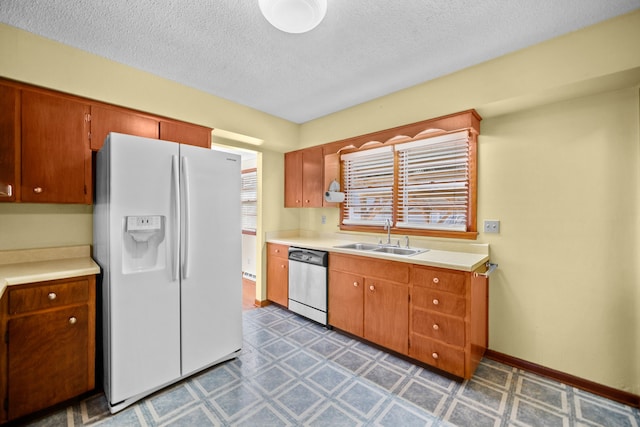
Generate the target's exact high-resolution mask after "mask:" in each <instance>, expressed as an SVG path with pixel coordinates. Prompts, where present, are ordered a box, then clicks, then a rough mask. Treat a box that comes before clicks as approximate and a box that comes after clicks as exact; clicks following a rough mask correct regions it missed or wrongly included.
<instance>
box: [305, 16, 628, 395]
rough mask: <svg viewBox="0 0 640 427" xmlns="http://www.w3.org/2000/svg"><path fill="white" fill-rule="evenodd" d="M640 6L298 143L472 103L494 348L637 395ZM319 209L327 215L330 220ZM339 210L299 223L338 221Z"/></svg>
mask: <svg viewBox="0 0 640 427" xmlns="http://www.w3.org/2000/svg"><path fill="white" fill-rule="evenodd" d="M637 40H640V11H639V12H635V13H632V14H629V15H626V16H623V17H620V18H617V19H613V20H611V21H608V22H604V23H602V24H599V25H596V26H594V27H590V28H587V29H585V30H582V31H578V32H576V33H572V34H569V35H566V36H564V37H560V38H558V39H554V40H551V41H549V42H546V43H542V44H539V45H536V46H533V47H531V48H529V49H525V50H522V51H519V52H516V53H514V54H511V55H506V56H504V57H501V58H498V59H496V60H493V61H489V62H487V63H484V64H480V65H479V66H476V67H471V68H468V69H465V70H462V71H460V72H458V73H454V74H452V75H449V76H445V77H443V78H441V79H437V80H434V81H431V82H427V83H424V84H422V85H418V86H416V87H413V88H411V89H408V90H405V91H401V92H398V93H394V94H391V95H388V96H385V97H382V98H379V99H376V100H373V101H370V102H367V103H365V104H362V105H360V106H357V107H354V108H351V109H348V110H345V111H341V112H338V113H335V114H332V115H329V116H326V117H323V118H321V119H318V120H315V121H313V122H310V123H305V124H303V125H302V126H301V132H300V135H301V146H312V145H316V144H320V143H325V142H329V141H333V140H338V139H343V138H346V137H349V136H354V135H358V134H363V133H368V132H373V131H376V130H380V129H385V128H389V127H393V126H398V125H402V124H406V123H412V122H415V121H419V120H423V119H427V118H430V117H436V116H439V115H444V114H448V113H452V112H455V111H461V110H465V109H469V108H475V109H476V110H477V111H478V112H479V113H480V114H481V115H482V116H483V118H484V120H483V121H482V124H481V136H480V139H479V205H478V219H479V221H482V220H485V219H499V220H500V221H501V232H500V234H498V235H487V234H484V233H481V234H480V235H479V237H478V241H479V242H486V243H489V244H490V246H491V258H492V261H494V262H497V263H498V264H499V265H500V267H499V269H498V270H497V273H496V274H495V275H494V276H492V279H491V290H490V298H491V302H490V348H491V349H493V350H495V351H499V352H502V353H505V354H508V355H511V356H514V357H518V358H521V359H524V360H527V361H531V362H534V363H537V364H540V365H542V366H546V367H549V368H552V369H556V370H559V371H562V372H566V373H569V374H572V375H576V376H578V377H581V378H586V379H589V380H591V381H595V382H597V383H600V384H604V385H607V386H610V387H614V388H616V389H620V390H625V391H628V392H631V393H634V394H640V267H639V264H640V263H638V261H637V260H638V259H640V253H639V252H640V251H639V243H640V219H639V218H640V188H639V185H640V184H639V182H640V136H639V135H638V133H639V128H640V112H639V104H640V96H639V91H638V88H639V85H640V49H638V48H637ZM322 216H325V217H326V224H325V225H322V224H321V222H322ZM338 221H339V212H338V210H337V209H304V210H301V213H300V227H301V228H303V229H310V230H317V231H335V230H337V224H338Z"/></svg>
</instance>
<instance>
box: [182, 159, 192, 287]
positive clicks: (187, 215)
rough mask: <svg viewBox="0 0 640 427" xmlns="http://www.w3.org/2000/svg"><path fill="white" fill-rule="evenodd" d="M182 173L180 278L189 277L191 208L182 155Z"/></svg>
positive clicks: (187, 170) (186, 165) (187, 171)
mask: <svg viewBox="0 0 640 427" xmlns="http://www.w3.org/2000/svg"><path fill="white" fill-rule="evenodd" d="M180 171H181V173H182V184H183V188H184V193H183V197H182V203H183V204H184V239H183V248H184V256H183V258H182V279H188V278H189V240H190V239H189V222H190V220H191V209H190V206H189V205H190V197H189V196H190V194H189V163H188V162H187V158H186V157H184V156H182V168H181V169H180Z"/></svg>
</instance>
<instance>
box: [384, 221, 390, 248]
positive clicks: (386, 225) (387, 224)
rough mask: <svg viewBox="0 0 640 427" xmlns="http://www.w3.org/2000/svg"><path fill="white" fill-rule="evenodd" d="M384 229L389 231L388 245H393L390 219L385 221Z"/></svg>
mask: <svg viewBox="0 0 640 427" xmlns="http://www.w3.org/2000/svg"><path fill="white" fill-rule="evenodd" d="M384 229H385V230H387V245H391V220H390V219H389V218H387V219H385V220H384Z"/></svg>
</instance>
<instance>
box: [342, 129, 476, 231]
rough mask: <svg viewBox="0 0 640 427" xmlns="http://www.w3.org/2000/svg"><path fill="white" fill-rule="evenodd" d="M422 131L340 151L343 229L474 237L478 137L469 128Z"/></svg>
mask: <svg viewBox="0 0 640 427" xmlns="http://www.w3.org/2000/svg"><path fill="white" fill-rule="evenodd" d="M431 133H432V132H429V133H427V132H426V131H425V132H422V133H420V134H418V135H416V136H415V137H413V138H410V137H403V138H396V139H392V140H389V141H387V143H386V145H384V146H382V147H380V146H378V147H377V148H373V149H364V147H363V148H362V149H360V150H359V151H354V152H350V153H346V154H343V155H342V156H341V160H342V168H343V184H344V185H343V188H344V192H345V202H344V204H343V211H342V220H341V229H345V230H360V231H367V230H369V231H373V230H377V229H378V228H380V227H381V226H383V225H384V223H385V220H386V219H389V220H391V224H392V228H393V229H395V230H396V231H397V232H402V233H406V234H418V235H429V236H440V237H459V238H475V236H476V234H477V233H476V223H475V222H476V219H475V209H476V195H475V188H476V166H475V165H476V158H475V157H476V149H475V144H476V136H475V134H473V133H472V132H470V130H468V129H465V130H457V131H452V132H444V131H439V132H437V134H436V135H434V136H430V135H431Z"/></svg>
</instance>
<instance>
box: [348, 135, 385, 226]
mask: <svg viewBox="0 0 640 427" xmlns="http://www.w3.org/2000/svg"><path fill="white" fill-rule="evenodd" d="M341 159H342V160H343V162H344V163H343V170H344V180H343V181H344V185H343V188H344V191H345V201H344V203H343V205H342V207H343V211H342V223H343V224H349V225H384V223H385V220H387V219H389V220H390V219H392V217H393V184H394V171H393V167H394V165H393V148H392V147H382V148H374V149H371V150H365V151H361V152H354V153H348V154H343V155H342V157H341Z"/></svg>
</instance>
